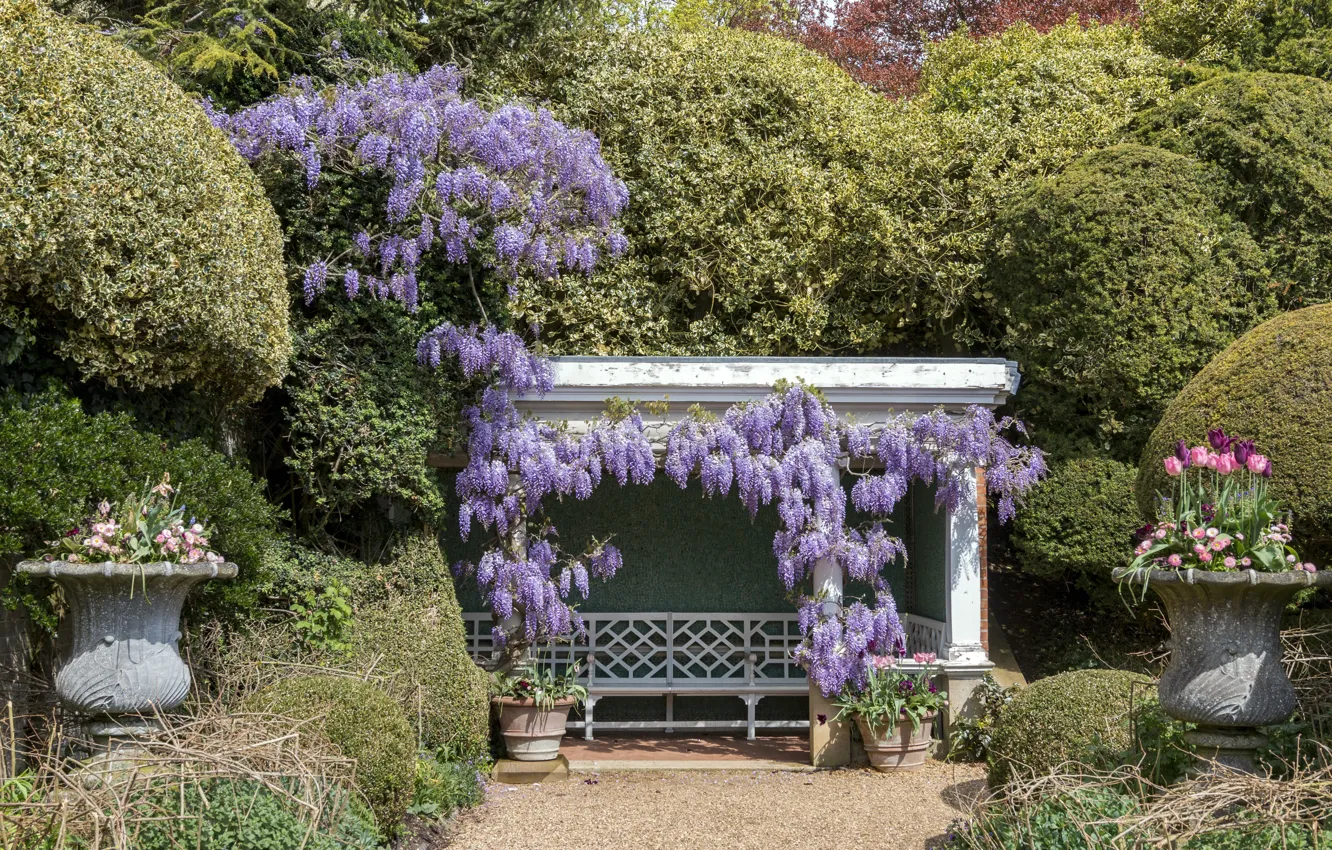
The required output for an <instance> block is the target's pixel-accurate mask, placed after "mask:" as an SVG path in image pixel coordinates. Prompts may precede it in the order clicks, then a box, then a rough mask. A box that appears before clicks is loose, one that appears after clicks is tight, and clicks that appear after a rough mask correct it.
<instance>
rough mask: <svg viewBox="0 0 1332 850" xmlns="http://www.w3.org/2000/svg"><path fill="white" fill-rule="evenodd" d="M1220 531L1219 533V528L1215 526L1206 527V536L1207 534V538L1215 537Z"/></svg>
mask: <svg viewBox="0 0 1332 850" xmlns="http://www.w3.org/2000/svg"><path fill="white" fill-rule="evenodd" d="M1220 533H1221V531H1220V530H1219V529H1216V528H1209V529H1207V536H1208V537H1209V538H1211V537H1216V536H1217V535H1218V534H1220Z"/></svg>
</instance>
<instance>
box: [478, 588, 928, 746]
mask: <svg viewBox="0 0 1332 850" xmlns="http://www.w3.org/2000/svg"><path fill="white" fill-rule="evenodd" d="M583 619H584V621H585V622H586V624H587V643H586V644H576V645H568V644H561V645H552V646H544V647H540V648H539V649H538V650H537V655H538V657H539V658H540V659H541V660H542V661H543V662H545V663H554V664H556V665H564V664H572V663H574V662H575V661H582V662H583V663H584V673H583V683H584V684H585V685H586V686H587V689H588V699H587V706H586V708H585V709H584V720H582V721H578V720H572V719H571V720H570V721H569V725H570V727H572V728H575V729H577V728H582V729H583V737H584V738H586V739H587V740H589V741H590V740H592V737H593V734H594V729H595V728H601V729H661V730H664V731H666V732H673V731H675V730H676V729H744V730H745V732H746V736H747V737H748V738H749V739H750V740H753V739H754V736H755V731H756V730H757V729H807V728H809V721H808V720H807V719H806V720H759V719H757V718H756V713H757V709H758V704H759V701H760V700H762V699H764V698H766V697H774V696H803V695H806V694H808V693H809V684H808V681H807V680H806V678H805V671H804V670H802V669H801V668H800V667H799V666H798V665H797V664H796V663H795V662H794V661H792V660H791V650H793V649H795V647H796V646H798V645H799V644H800V627H799V624H798V623H797V619H796V615H795V614H785V613H783V614H775V613H774V614H766V613H760V614H736V613H707V614H692V613H691V614H683V613H681V614H677V613H669V612H668V613H616V614H584V615H583ZM463 621H464V624H465V626H466V629H467V642H468V650H469V652H470V653H471V654H472V657H473V659H475V660H477V661H482V660H484V659H487V658H489V656H490V652H491V649H492V643H491V637H490V625H491V620H490V615H489V614H485V613H468V614H464V615H463ZM904 625H905V626H906V630H907V648H908V650H909V651H911V652H938V650H939V647H940V646H941V645H942V642H943V624H942V623H939V622H937V621H935V620H929V619H926V618H923V617H911V616H908V617H907V618H906V623H905V624H904ZM638 696H664V697H665V700H666V719H665V720H632V721H631V720H620V721H601V722H599V723H597V722H595V721H594V720H593V715H594V712H595V710H596V705H597V702H598V701H599V700H601V699H603V698H605V697H638ZM676 696H725V697H738V698H739V699H740V700H741V701H743V702H744V704H745V714H746V719H745V720H676V719H675V697H676Z"/></svg>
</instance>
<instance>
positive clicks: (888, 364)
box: [515, 357, 1018, 424]
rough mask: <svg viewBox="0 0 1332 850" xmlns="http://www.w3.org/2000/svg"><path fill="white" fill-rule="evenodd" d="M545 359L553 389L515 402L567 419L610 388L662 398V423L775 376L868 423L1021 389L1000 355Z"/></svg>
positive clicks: (984, 401) (758, 391)
mask: <svg viewBox="0 0 1332 850" xmlns="http://www.w3.org/2000/svg"><path fill="white" fill-rule="evenodd" d="M551 366H552V368H553V369H554V373H555V389H554V390H553V391H552V392H549V393H547V394H546V395H545V396H536V395H528V396H525V397H523V398H520V399H516V400H515V401H516V403H517V405H518V408H519V409H520V410H524V411H531V412H532V413H535V414H537V415H539V416H541V417H542V418H544V419H549V420H554V421H559V420H568V421H569V422H570V424H573V423H576V422H580V421H588V420H593V419H596V418H598V417H599V416H600V415H601V412H602V410H604V409H605V406H606V399H608V398H611V397H613V396H618V397H620V398H623V399H626V400H633V401H638V402H654V401H657V402H659V401H668V402H669V403H670V411H669V413H668V414H667V416H666V420H667V421H675V420H678V419H680V418H681V417H683V416H685V415H686V414H687V413H688V411H689V408H690V407H692V406H693V405H696V404H697V405H700V406H701V407H703V408H705V409H707V410H710V411H712V412H714V413H717V414H720V413H722V412H724V411H725V410H726V409H727V408H728V407H730V406H731V405H733V404H735V403H737V402H741V401H752V400H754V399H758V398H762V397H763V396H765V395H767V394H768V393H769V392H771V391H772V386H773V384H775V383H777V382H778V381H780V380H782V379H785V380H788V381H794V380H796V379H803V380H804V381H805V382H806V383H808V384H810V385H812V386H815V387H817V388H818V389H819V390H820V391H822V393H823V395H824V397H825V398H826V399H827V400H828V403H829V404H831V405H832V406H833V409H834V410H836V411H837V413H838V415H839V416H843V417H845V416H851V417H854V418H855V419H856V420H857V421H861V422H867V423H870V422H874V421H878V420H881V419H883V418H885V417H886V416H887V415H890V414H892V413H903V412H907V411H926V410H933V409H934V408H937V407H943V408H944V409H946V410H948V411H950V412H960V411H962V410H963V409H964V408H966V407H967V406H968V405H972V404H978V405H982V406H985V407H991V408H993V407H998V406H999V405H1001V404H1003V403H1004V402H1005V401H1006V400H1007V399H1008V397H1009V396H1010V395H1012V394H1013V393H1014V392H1016V391H1017V387H1018V367H1017V364H1016V363H1014V362H1013V361H1011V360H1001V359H997V358H977V359H962V358H943V357H935V358H896V357H555V358H551ZM644 416H645V418H648V417H647V414H644ZM651 418H654V419H656V418H658V417H651Z"/></svg>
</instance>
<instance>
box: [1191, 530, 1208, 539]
mask: <svg viewBox="0 0 1332 850" xmlns="http://www.w3.org/2000/svg"><path fill="white" fill-rule="evenodd" d="M1189 536H1190V537H1192V538H1193V539H1194V540H1202V539H1203V538H1204V537H1206V536H1207V531H1206V529H1203V528H1195V529H1193V530H1192V531H1190V532H1189Z"/></svg>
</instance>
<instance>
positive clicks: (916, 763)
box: [856, 711, 936, 773]
mask: <svg viewBox="0 0 1332 850" xmlns="http://www.w3.org/2000/svg"><path fill="white" fill-rule="evenodd" d="M935 716H936V712H933V711H931V712H929V713H928V714H926V715H925V716H924V717H922V718H921V719H920V729H918V730H915V731H912V728H911V720H910V719H909V718H908V717H907V716H906V714H905V713H903V714H902V716H901V717H900V718H899V719H898V722H897V724H896V725H895V726H888V725H887V724H886V723H885V724H883V725H876V726H874V727H871V726H870V725H869V723H868V722H866V720H865V718H864V717H860V716H858V717H856V726H857V727H858V728H859V729H860V738H861V740H862V741H864V742H865V754H866V755H867V756H869V761H870V764H871V765H873V767H874V769H875V770H879V771H883V772H884V773H890V772H892V771H895V770H913V769H915V768H917V767H920V766H921V765H923V764H924V763H925V759H926V757H928V756H929V754H930V743H931V740H932V739H931V729H932V728H933V726H934V718H935Z"/></svg>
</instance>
